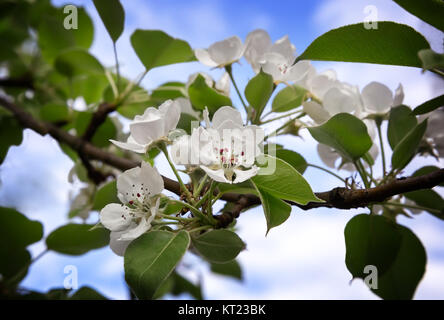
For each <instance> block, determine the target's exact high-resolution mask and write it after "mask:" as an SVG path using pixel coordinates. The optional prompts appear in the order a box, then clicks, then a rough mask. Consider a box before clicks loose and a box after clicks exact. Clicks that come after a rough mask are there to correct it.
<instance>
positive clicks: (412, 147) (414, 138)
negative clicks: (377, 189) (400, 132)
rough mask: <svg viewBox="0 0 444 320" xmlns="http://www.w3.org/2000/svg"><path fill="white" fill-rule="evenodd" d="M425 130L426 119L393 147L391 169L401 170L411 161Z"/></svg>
mask: <svg viewBox="0 0 444 320" xmlns="http://www.w3.org/2000/svg"><path fill="white" fill-rule="evenodd" d="M426 129H427V119H426V120H424V121H423V122H421V123H420V124H418V125H417V126H416V127H415V128H414V129H413V130H411V131H410V132H409V133H408V134H407V135H406V136H405V137H404V138H403V139H402V140H401V141H400V142H399V143H398V144H397V145H396V147H395V149H394V150H393V154H392V167H393V169H403V168H404V167H405V166H406V165H407V164H409V162H410V161H411V160H412V158H413V156H414V155H415V153H416V151H417V149H418V146H419V144H420V142H421V140H422V137H423V136H424V133H425V131H426Z"/></svg>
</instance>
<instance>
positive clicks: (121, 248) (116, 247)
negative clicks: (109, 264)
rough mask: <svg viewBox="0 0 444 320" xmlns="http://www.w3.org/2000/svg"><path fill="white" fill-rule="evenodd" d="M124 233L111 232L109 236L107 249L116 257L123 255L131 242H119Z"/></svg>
mask: <svg viewBox="0 0 444 320" xmlns="http://www.w3.org/2000/svg"><path fill="white" fill-rule="evenodd" d="M122 233H124V231H111V233H110V235H109V247H110V248H111V250H112V251H113V252H114V253H115V254H117V255H118V256H121V257H123V256H124V255H125V251H126V248H128V246H129V244H130V243H131V240H126V241H125V240H119V239H120V237H121V236H122Z"/></svg>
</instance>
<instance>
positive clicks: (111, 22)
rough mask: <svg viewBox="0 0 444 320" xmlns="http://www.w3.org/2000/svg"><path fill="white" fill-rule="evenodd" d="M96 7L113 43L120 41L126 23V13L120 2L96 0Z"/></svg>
mask: <svg viewBox="0 0 444 320" xmlns="http://www.w3.org/2000/svg"><path fill="white" fill-rule="evenodd" d="M94 6H95V7H96V10H97V12H98V13H99V16H100V19H102V22H103V24H104V25H105V28H106V30H107V31H108V34H109V35H110V37H111V39H112V40H113V42H116V41H117V39H119V37H120V35H121V34H122V32H123V26H124V23H125V11H124V10H123V7H122V4H121V3H120V1H119V0H94Z"/></svg>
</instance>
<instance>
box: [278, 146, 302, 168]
mask: <svg viewBox="0 0 444 320" xmlns="http://www.w3.org/2000/svg"><path fill="white" fill-rule="evenodd" d="M276 158H279V159H282V160H284V161H285V162H287V163H288V164H289V165H291V166H292V167H293V168H295V169H296V170H297V171H298V172H299V173H300V174H303V173H304V172H305V170H306V169H307V161H305V159H304V157H302V156H301V155H300V154H299V153H297V152H295V151H292V150H287V149H278V150H276Z"/></svg>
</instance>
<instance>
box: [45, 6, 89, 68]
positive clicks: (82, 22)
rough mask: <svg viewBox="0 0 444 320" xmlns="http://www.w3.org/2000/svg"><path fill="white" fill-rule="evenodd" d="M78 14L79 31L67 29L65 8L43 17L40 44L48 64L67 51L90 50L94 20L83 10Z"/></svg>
mask: <svg viewBox="0 0 444 320" xmlns="http://www.w3.org/2000/svg"><path fill="white" fill-rule="evenodd" d="M77 13H78V16H77V17H78V24H77V29H65V27H64V20H65V19H66V18H68V15H67V14H64V13H63V8H57V10H54V11H52V12H48V13H47V14H45V15H44V16H43V17H41V19H40V24H39V26H38V44H39V46H40V49H41V50H42V55H43V57H44V58H45V59H46V60H47V61H48V62H52V61H53V60H54V58H55V57H56V56H57V55H58V54H59V53H60V52H62V51H63V50H65V49H68V48H73V47H79V48H83V49H89V47H90V46H91V44H92V41H93V38H94V27H93V23H92V20H91V18H90V17H89V16H88V14H87V13H86V11H85V9H83V8H80V7H78V10H77ZM68 22H69V18H68Z"/></svg>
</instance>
